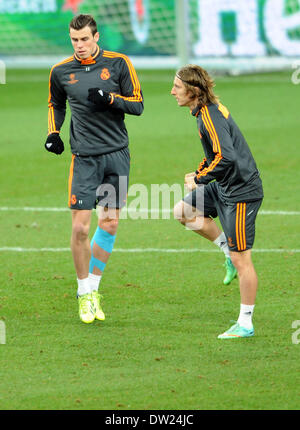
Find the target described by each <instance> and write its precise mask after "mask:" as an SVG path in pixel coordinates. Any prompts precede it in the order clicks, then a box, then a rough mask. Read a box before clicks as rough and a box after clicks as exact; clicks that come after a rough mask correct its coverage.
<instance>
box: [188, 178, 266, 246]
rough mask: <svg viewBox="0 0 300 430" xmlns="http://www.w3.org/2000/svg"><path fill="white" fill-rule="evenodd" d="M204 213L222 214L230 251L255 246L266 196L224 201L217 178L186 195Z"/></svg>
mask: <svg viewBox="0 0 300 430" xmlns="http://www.w3.org/2000/svg"><path fill="white" fill-rule="evenodd" d="M183 201H184V202H186V203H188V204H190V205H191V206H193V207H195V208H197V209H198V210H199V211H200V212H202V213H204V216H205V217H211V218H216V217H219V220H220V223H221V225H222V227H223V230H224V233H225V235H226V238H227V242H228V246H229V250H230V251H235V252H242V251H246V250H247V249H251V248H252V247H253V244H254V239H255V220H256V216H257V213H258V210H259V208H260V206H261V203H262V199H260V200H255V201H241V202H232V203H230V202H228V201H226V202H225V201H224V200H223V199H222V198H221V196H220V192H219V190H218V184H217V182H210V183H209V184H208V185H203V186H198V187H197V188H196V189H195V190H194V191H192V192H191V193H189V194H188V195H187V196H185V198H184V199H183Z"/></svg>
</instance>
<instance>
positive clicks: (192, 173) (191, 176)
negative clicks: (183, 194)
mask: <svg viewBox="0 0 300 430" xmlns="http://www.w3.org/2000/svg"><path fill="white" fill-rule="evenodd" d="M195 176H196V173H195V172H191V173H187V174H186V175H185V177H184V181H185V180H186V179H188V178H194V177H195Z"/></svg>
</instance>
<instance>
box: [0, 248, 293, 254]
mask: <svg viewBox="0 0 300 430" xmlns="http://www.w3.org/2000/svg"><path fill="white" fill-rule="evenodd" d="M252 251H253V252H258V253H283V252H287V253H291V254H293V253H300V249H281V248H277V249H276V248H275V249H272V248H270V249H252ZM0 252H70V248H21V247H9V246H4V247H2V248H0ZM113 252H123V253H133V254H135V253H136V254H138V253H146V252H159V253H170V254H171V253H182V254H185V253H187V254H188V253H196V252H201V253H220V250H219V249H204V248H190V249H188V248H181V249H180V248H128V249H126V248H115V249H113Z"/></svg>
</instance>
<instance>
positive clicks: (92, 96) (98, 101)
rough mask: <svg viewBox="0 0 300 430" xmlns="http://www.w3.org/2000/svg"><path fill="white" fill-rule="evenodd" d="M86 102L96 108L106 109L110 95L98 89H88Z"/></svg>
mask: <svg viewBox="0 0 300 430" xmlns="http://www.w3.org/2000/svg"><path fill="white" fill-rule="evenodd" d="M88 101H90V102H91V103H93V104H95V105H96V106H98V107H107V106H108V105H109V104H110V102H111V95H110V93H108V92H107V91H103V90H101V89H100V88H89V95H88Z"/></svg>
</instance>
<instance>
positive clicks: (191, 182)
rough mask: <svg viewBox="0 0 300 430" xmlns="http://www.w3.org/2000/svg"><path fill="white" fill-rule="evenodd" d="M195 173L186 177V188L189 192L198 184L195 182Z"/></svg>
mask: <svg viewBox="0 0 300 430" xmlns="http://www.w3.org/2000/svg"><path fill="white" fill-rule="evenodd" d="M195 176H196V175H195V173H193V175H191V174H187V175H185V178H184V186H185V187H186V188H187V189H188V190H189V191H193V190H194V189H195V188H196V187H197V184H196V182H195Z"/></svg>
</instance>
